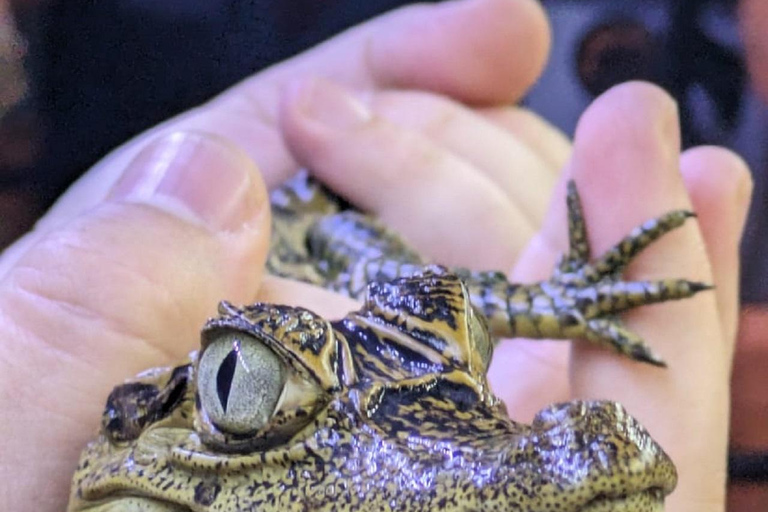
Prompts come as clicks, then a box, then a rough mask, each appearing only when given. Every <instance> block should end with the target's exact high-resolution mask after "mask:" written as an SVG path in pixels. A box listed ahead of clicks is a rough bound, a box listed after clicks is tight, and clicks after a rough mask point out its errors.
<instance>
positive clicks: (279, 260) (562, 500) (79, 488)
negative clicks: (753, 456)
mask: <svg viewBox="0 0 768 512" xmlns="http://www.w3.org/2000/svg"><path fill="white" fill-rule="evenodd" d="M302 186H303V185H302ZM297 190H298V189H296V188H292V187H291V186H289V187H288V188H287V189H283V190H281V191H280V192H278V193H277V194H276V195H275V196H274V197H273V202H274V204H275V206H276V215H275V218H276V221H275V228H276V229H275V242H274V245H273V250H272V255H273V257H272V259H271V260H270V262H269V267H270V270H272V271H273V272H275V273H279V274H283V275H289V276H292V277H296V278H299V279H302V280H304V281H308V282H312V283H315V284H321V285H323V286H326V287H328V288H332V289H336V290H339V291H345V290H346V293H348V294H350V295H352V296H360V295H361V294H364V297H365V300H364V306H363V307H362V309H361V310H359V311H357V312H354V313H350V314H349V315H347V316H346V317H345V318H343V319H341V320H339V321H335V322H329V321H327V320H325V319H323V318H321V317H319V316H317V315H315V314H314V313H312V312H310V311H307V310H303V309H300V308H293V307H288V306H277V305H271V304H254V305H252V306H247V307H244V308H235V307H233V306H231V305H229V304H227V303H222V306H221V307H220V315H219V317H217V318H214V319H212V320H210V321H209V322H208V324H207V325H206V326H205V328H204V329H203V332H202V344H201V349H200V351H199V353H195V354H193V355H192V356H191V359H190V361H188V362H186V363H185V364H182V365H180V366H178V367H176V368H173V369H170V368H166V369H156V370H151V371H149V372H145V373H144V374H142V375H140V376H139V377H137V379H136V380H135V381H132V382H130V383H127V384H124V385H122V386H118V387H117V388H115V390H114V391H113V392H112V394H111V395H110V397H109V399H108V402H107V407H106V410H105V414H104V418H103V422H102V431H101V434H100V436H99V438H98V439H97V440H96V441H94V442H93V443H91V444H90V445H89V446H88V447H87V449H86V450H85V452H84V453H83V456H82V458H81V461H80V465H79V467H78V470H77V473H76V474H75V477H74V481H73V488H72V497H71V501H70V508H69V510H70V511H80V510H88V511H99V512H104V511H109V510H120V511H148V512H165V511H208V510H217V511H224V512H235V511H257V510H258V511H266V510H268V511H272V510H274V511H278V510H297V511H300V510H328V511H330V510H342V511H344V510H359V509H363V508H364V509H366V510H370V511H379V510H381V511H384V510H413V511H422V510H423V511H426V510H449V511H476V510H477V511H479V510H488V511H490V510H494V511H515V510H525V511H531V512H539V511H540V512H546V511H550V510H558V511H561V512H597V511H609V510H610V511H616V512H621V511H627V512H628V511H634V512H648V511H655V510H661V509H662V508H663V498H664V496H666V495H667V494H669V493H670V492H671V491H672V490H673V489H674V486H675V484H676V479H677V477H676V471H675V468H674V465H673V464H672V462H671V460H670V459H669V457H667V455H666V454H665V453H664V451H663V450H662V449H661V448H660V447H659V446H658V445H657V444H656V443H655V442H654V441H653V439H652V438H651V437H650V436H649V435H648V433H647V432H646V431H645V430H644V429H643V427H642V426H640V425H639V424H638V423H637V422H636V421H635V420H634V419H633V418H632V417H631V416H629V415H628V414H627V413H626V412H625V411H624V409H623V408H622V407H621V406H620V405H618V404H615V403H612V402H573V403H568V404H559V405H553V406H551V407H549V408H547V409H545V410H543V411H541V412H540V413H539V414H538V415H537V416H536V418H535V419H534V422H533V424H532V425H530V426H529V425H522V424H518V423H515V422H513V421H512V420H510V419H509V417H508V415H507V413H506V410H505V408H504V406H503V404H501V403H500V402H499V401H498V400H497V399H496V398H495V397H494V396H493V395H492V393H491V391H490V389H489V386H488V382H487V378H486V372H487V369H488V366H489V364H490V361H491V358H492V353H493V343H494V340H495V337H496V336H498V335H504V334H510V333H513V334H525V335H529V336H532V337H545V336H556V337H561V338H568V337H584V338H586V339H587V340H589V341H592V342H595V343H599V344H603V345H606V346H609V347H612V348H614V349H616V350H618V351H619V352H621V353H623V354H625V355H627V356H629V357H633V358H635V359H637V360H640V361H644V362H648V363H652V364H662V362H661V360H660V359H659V358H658V357H657V356H655V355H654V354H652V353H651V352H650V351H649V349H648V348H647V346H646V345H645V344H644V343H643V342H642V340H640V339H639V338H638V337H637V336H636V335H634V334H633V333H631V332H629V331H627V330H626V329H625V328H624V327H623V326H622V325H621V323H620V321H619V320H618V319H617V318H616V317H615V314H616V313H619V312H621V311H624V310H626V309H629V308H631V307H635V306H638V305H642V304H647V303H652V302H660V301H665V300H670V299H676V298H683V297H687V296H690V295H692V294H693V293H695V292H697V291H699V290H702V289H705V288H706V287H705V286H703V285H700V284H698V283H690V282H687V281H682V280H669V281H663V282H659V283H648V282H642V283H626V282H623V281H621V280H620V273H621V271H622V270H623V268H624V267H625V266H626V264H627V263H628V262H629V260H630V259H631V258H632V257H633V256H634V255H636V254H637V252H639V251H640V250H642V249H643V248H644V247H646V246H647V245H648V244H650V243H651V242H652V241H653V240H655V239H656V238H658V237H659V236H661V235H662V234H664V233H666V232H667V231H669V230H671V229H673V228H675V227H676V226H678V225H680V224H681V223H682V221H683V220H684V219H685V218H687V217H688V216H690V215H689V214H688V213H687V212H672V213H671V214H668V215H667V216H664V217H661V218H659V219H656V220H654V221H650V222H648V223H646V224H644V225H643V226H642V227H641V228H638V229H637V230H635V231H634V232H633V233H632V234H631V235H630V236H629V237H627V238H626V239H625V240H623V241H622V242H621V243H620V244H618V245H617V246H616V248H615V249H614V250H612V251H609V252H608V253H607V254H606V255H604V256H603V257H601V258H600V259H598V260H597V261H596V262H594V263H589V262H588V259H589V248H588V247H587V244H586V239H587V238H586V232H585V228H584V225H583V221H582V218H583V217H582V215H581V208H580V205H579V201H578V195H577V194H576V191H575V188H574V187H571V190H570V192H569V221H570V222H569V227H570V234H571V250H570V252H569V253H568V254H567V255H566V256H565V257H564V258H563V260H562V261H561V263H560V265H559V267H558V269H557V270H556V272H555V275H554V276H553V278H552V279H551V280H550V281H547V282H544V283H539V284H537V285H526V286H523V285H516V284H512V283H508V282H506V279H505V278H504V277H503V276H502V275H500V274H498V273H471V272H468V271H462V270H457V271H455V272H454V271H448V270H446V269H444V268H442V267H437V266H427V267H424V266H422V262H421V261H417V260H416V258H417V256H415V253H413V252H412V251H410V250H409V249H408V248H407V246H405V244H403V243H402V242H401V241H400V240H399V239H398V238H397V237H395V236H394V235H392V234H391V233H388V232H383V231H380V228H379V227H377V225H376V224H375V223H374V222H371V224H366V223H365V222H366V221H365V220H364V219H363V221H362V224H361V223H360V218H358V217H354V218H353V219H352V220H353V222H352V225H353V228H354V229H353V232H352V233H351V234H350V232H349V231H344V229H342V228H340V227H339V224H338V223H339V222H341V224H342V225H344V223H346V222H347V221H348V220H349V218H348V217H345V216H343V215H342V216H341V217H339V216H338V215H337V214H335V213H334V212H335V207H334V206H333V205H334V204H335V203H334V202H333V201H330V198H329V196H324V195H319V196H318V195H317V192H318V191H317V189H314V191H312V193H309V194H305V193H304V192H306V191H305V190H303V189H301V190H298V193H297ZM281 194H282V196H281ZM285 194H288V195H285ZM297 198H301V202H302V204H304V205H305V206H308V208H309V211H299V210H298V209H296V208H293V207H292V208H293V209H288V210H285V208H286V205H287V206H291V205H294V206H295V202H296V199H297ZM286 201H287V202H286ZM329 206H330V207H332V210H327V211H324V210H322V209H323V208H326V207H329ZM281 208H283V211H282V212H281V211H280V209H281ZM286 212H288V217H281V215H283V214H285V213H286ZM297 212H298V213H297ZM281 222H282V223H283V224H281ZM328 223H330V224H332V225H334V226H335V228H334V229H333V230H328V229H327V224H328ZM323 233H328V234H330V235H331V236H325V237H324V236H322V234H323ZM339 233H342V234H344V233H346V234H344V235H343V236H336V237H335V238H334V236H335V235H338V234H339ZM356 233H357V234H356ZM360 233H362V234H363V236H362V237H361V236H358V235H359V234H360ZM284 235H287V236H284ZM281 237H282V238H281ZM290 237H293V238H292V239H291V238H290ZM313 237H315V240H314V241H313V240H312V238H313ZM318 238H320V240H318ZM308 239H309V243H307V240H308ZM356 247H357V248H359V250H357V249H356ZM372 247H373V248H377V247H378V249H377V250H378V253H376V254H377V256H376V257H371V255H370V254H371V253H370V252H368V251H369V250H370V249H371V248H372ZM313 251H315V252H313ZM392 261H400V262H403V264H398V265H395V266H392V264H391V262H392ZM356 266H358V269H359V268H362V269H363V270H362V273H360V272H361V271H358V273H357V274H358V275H357V277H355V278H354V279H351V278H350V276H355V275H356V272H355V268H356ZM371 268H374V269H376V270H375V272H372V271H371V270H370V269H371ZM360 276H365V279H362V278H361V277H360ZM363 280H366V281H373V282H372V283H371V284H369V285H367V286H363V287H358V286H356V283H357V282H361V281H363ZM351 284H352V285H351ZM353 285H354V286H353ZM500 304H501V305H503V307H499V305H500ZM249 354H251V355H249ZM252 354H259V355H257V356H253V355H252ZM264 361H267V363H264ZM269 361H273V362H269ZM272 388H274V389H275V390H277V391H276V392H275V393H274V394H272V395H270V392H269V391H267V390H270V389H272ZM243 411H244V412H243ZM230 412H231V414H230ZM228 414H229V415H230V416H227V415H228ZM233 418H234V419H233Z"/></svg>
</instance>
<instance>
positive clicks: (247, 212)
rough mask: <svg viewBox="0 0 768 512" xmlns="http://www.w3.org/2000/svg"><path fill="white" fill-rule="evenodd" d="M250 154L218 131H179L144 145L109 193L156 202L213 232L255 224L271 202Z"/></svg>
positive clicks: (121, 198) (113, 198)
mask: <svg viewBox="0 0 768 512" xmlns="http://www.w3.org/2000/svg"><path fill="white" fill-rule="evenodd" d="M265 194H266V193H265V192H264V187H263V185H262V184H261V183H259V180H258V170H257V169H256V166H255V165H254V163H253V162H252V161H251V160H250V158H249V157H248V156H247V155H246V154H245V153H243V152H241V151H240V150H238V148H237V147H235V146H234V145H232V144H229V143H228V142H226V141H225V140H224V139H219V138H218V137H216V136H213V135H207V134H203V133H195V132H176V133H172V134H170V135H165V136H162V137H161V138H160V139H158V140H156V141H153V142H151V143H150V144H149V146H147V147H146V148H144V149H143V150H142V151H141V152H140V153H139V154H138V155H136V157H135V158H134V159H133V161H132V162H131V163H130V164H129V165H128V167H127V169H126V170H125V172H124V173H123V176H122V177H121V178H120V179H119V180H118V181H117V183H116V184H115V186H114V187H113V189H112V191H111V193H110V195H109V198H110V199H112V200H122V201H129V202H134V203H143V204H149V205H152V206H155V207H157V208H160V209H162V210H164V211H167V212H169V213H172V214H174V215H176V216H178V217H181V218H184V219H185V220H187V221H193V222H199V223H201V224H203V225H205V226H206V227H208V228H209V229H211V230H212V231H236V230H239V229H242V228H244V227H246V226H247V225H249V224H251V223H252V222H253V221H254V220H255V219H256V218H257V217H258V215H259V214H260V212H261V210H262V208H263V205H264V204H265Z"/></svg>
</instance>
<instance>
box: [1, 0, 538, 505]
mask: <svg viewBox="0 0 768 512" xmlns="http://www.w3.org/2000/svg"><path fill="white" fill-rule="evenodd" d="M547 44H548V33H547V27H546V21H545V19H544V17H543V15H542V12H541V10H540V8H539V7H538V6H537V5H536V4H535V3H534V2H532V1H517V2H510V1H508V0H473V1H472V2H462V3H451V4H445V5H441V6H429V7H427V6H419V7H411V8H408V9H404V10H401V11H398V12H396V13H392V14H390V15H387V16H384V17H382V18H380V19H378V20H375V21H372V22H370V23H368V24H365V25H363V26H361V27H358V28H356V29H354V30H352V31H350V32H349V33H346V34H344V35H342V36H340V37H338V38H336V39H335V40H334V41H332V42H329V43H327V44H325V45H323V46H320V47H318V48H317V49H315V50H312V51H310V52H307V53H306V54H304V55H302V56H300V57H297V58H296V59H293V60H291V61H288V62H286V63H285V64H282V65H280V66H276V67H274V68H272V69H270V70H268V71H266V72H264V73H261V74H259V75H257V76H255V77H253V78H251V79H249V80H246V81H245V82H243V83H242V84H240V85H238V86H236V87H234V88H232V89H231V90H230V91H228V92H226V93H224V94H222V95H221V96H220V97H218V98H216V99H214V100H212V101H211V102H210V103H208V104H206V105H204V106H202V107H200V108H198V109H195V110H193V111H191V112H188V113H186V114H183V115H181V116H179V117H178V118H176V119H174V120H171V121H169V122H167V123H165V124H163V125H161V126H160V127H158V128H156V129H155V130H151V131H150V132H148V133H147V134H144V135H142V136H139V137H137V138H136V139H135V140H133V141H131V142H129V143H127V144H126V145H124V146H123V147H121V148H119V149H118V150H116V151H115V152H113V153H112V154H111V155H109V156H108V157H107V158H105V159H104V160H103V161H102V162H101V163H100V164H98V165H97V166H95V168H93V169H92V170H91V171H89V172H88V173H87V174H86V175H85V176H84V177H83V179H82V180H80V181H79V182H78V183H77V184H75V185H74V186H73V187H72V188H71V189H70V190H69V191H68V192H67V193H66V194H65V195H64V196H63V197H62V198H61V200H60V201H59V202H58V203H57V204H56V205H55V206H54V207H53V208H52V210H51V211H50V212H49V213H48V214H47V215H46V216H45V217H44V218H43V219H42V220H41V221H40V222H39V223H38V225H37V226H36V228H35V229H34V230H33V231H32V232H31V233H29V234H28V235H26V236H25V237H24V238H23V239H22V240H20V241H19V242H18V243H16V244H15V245H14V246H12V247H11V248H10V249H9V250H7V251H6V252H5V253H4V254H3V255H2V259H0V276H2V282H0V311H2V312H3V316H2V320H0V333H2V339H3V340H4V341H3V343H2V344H0V382H1V383H2V385H0V400H1V402H0V405H2V409H3V414H2V415H0V432H1V433H2V435H3V438H4V439H6V440H11V441H12V442H11V443H8V444H6V445H5V446H4V448H3V457H2V459H1V460H0V482H2V485H1V486H0V508H2V509H4V510H14V511H23V510H38V511H47V510H61V508H62V506H63V503H64V502H65V501H66V495H67V492H68V486H69V478H70V475H71V473H72V470H73V469H74V466H75V463H76V460H77V457H78V452H79V451H80V449H81V448H82V446H83V445H84V443H85V442H86V441H87V439H88V438H90V437H91V436H92V433H93V432H94V429H95V426H96V425H97V424H98V418H99V415H100V413H101V409H102V407H103V397H104V396H106V394H107V392H108V391H109V388H110V387H111V386H113V385H114V384H115V383H116V382H119V381H120V380H121V379H123V378H125V377H128V376H130V375H132V374H135V373H136V372H137V371H140V370H142V369H145V368H147V367H150V366H156V365H158V364H163V363H169V362H172V361H174V360H176V359H178V358H181V357H182V356H183V355H184V354H186V352H187V351H189V350H190V349H192V348H194V347H195V345H196V344H197V340H198V329H199V327H200V326H201V325H202V322H203V321H204V319H205V318H206V317H207V316H209V315H210V314H211V312H212V311H215V309H214V307H215V304H216V302H217V301H218V300H220V299H222V298H225V297H226V298H228V299H230V300H232V301H233V302H239V303H247V302H250V301H252V300H254V296H255V294H256V291H257V289H259V284H260V281H261V269H262V266H263V262H264V257H265V252H266V250H267V232H268V227H267V226H268V214H267V210H268V208H267V200H266V188H265V187H264V185H263V183H262V181H261V177H260V175H259V173H258V172H257V171H256V169H255V167H254V166H253V164H252V162H251V159H253V160H255V161H257V162H258V164H259V166H260V168H261V170H262V172H263V174H264V178H265V180H266V181H267V184H268V185H274V184H277V183H280V182H281V181H282V180H283V179H284V178H285V177H286V176H287V175H289V174H290V173H291V172H293V171H294V170H295V169H296V167H297V164H296V162H295V161H294V160H293V158H292V157H291V155H290V154H289V153H288V151H287V150H286V148H285V146H284V144H283V141H282V139H281V136H280V130H279V127H278V125H277V123H278V113H277V109H278V104H279V97H280V96H281V94H282V92H283V89H284V88H285V87H286V86H287V85H288V84H290V83H292V82H294V81H295V80H297V79H299V78H300V77H304V76H307V75H311V74H315V75H326V76H331V77H333V78H334V79H336V80H338V81H340V82H341V83H343V84H344V85H346V86H347V87H353V88H356V89H357V90H359V91H368V92H369V93H371V94H374V95H375V94H377V93H379V92H384V91H386V90H395V89H409V90H415V89H421V90H429V91H433V92H435V93H440V94H442V95H444V96H450V97H453V98H454V99H456V100H457V101H463V102H469V103H472V104H474V105H476V106H478V107H489V108H490V107H493V106H495V105H498V104H500V103H505V102H511V101H514V100H515V99H517V98H518V97H519V96H520V95H521V94H522V92H523V91H524V90H525V89H526V88H527V87H528V86H529V85H530V84H531V83H532V82H533V80H534V79H535V77H536V75H537V74H538V73H539V71H540V69H541V67H542V65H543V61H544V58H545V54H546V47H547ZM499 48H503V49H504V50H503V51H498V49H499ZM456 70H461V72H460V73H457V72H456ZM489 115H493V112H492V113H491V114H489ZM510 123H511V124H514V123H515V121H514V120H513V121H510ZM190 130H201V131H205V132H212V133H214V134H217V135H220V136H222V137H223V138H224V139H227V140H230V141H234V142H235V144H237V145H239V146H240V147H242V148H243V149H245V151H246V152H245V153H243V152H242V151H240V150H238V149H237V148H236V147H235V146H233V145H231V144H230V143H228V142H225V141H224V140H223V139H222V140H218V141H217V140H214V139H211V138H210V137H208V136H203V135H199V134H198V135H190V134H189V131H190ZM180 131H185V133H186V135H185V134H182V133H180ZM163 134H164V136H163ZM532 158H534V157H532ZM545 193H546V194H549V190H545ZM540 213H541V212H540ZM40 482H45V485H40Z"/></svg>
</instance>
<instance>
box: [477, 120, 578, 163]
mask: <svg viewBox="0 0 768 512" xmlns="http://www.w3.org/2000/svg"><path fill="white" fill-rule="evenodd" d="M480 114H481V115H482V116H483V117H485V118H486V119H488V120H489V121H491V122H492V123H494V124H495V125H496V126H498V127H500V128H501V129H503V130H504V131H506V132H507V133H511V134H512V135H514V136H515V138H516V139H517V140H518V141H520V142H522V143H523V144H524V145H525V146H526V147H528V148H529V149H530V150H532V151H533V152H534V153H536V155H537V156H538V157H539V158H541V159H542V160H544V161H545V162H547V164H548V166H549V168H550V169H552V170H553V171H554V172H555V174H558V175H559V173H560V171H561V170H562V169H563V168H564V167H565V164H566V163H567V162H568V159H569V158H570V157H571V141H570V140H569V139H568V137H566V136H565V134H564V133H563V132H561V131H560V130H559V129H558V128H556V127H555V126H553V125H552V124H550V123H549V122H548V121H546V120H545V119H544V118H542V117H541V116H539V115H538V114H536V113H534V112H531V111H530V110H528V109H526V108H524V107H510V106H501V107H487V108H484V109H480Z"/></svg>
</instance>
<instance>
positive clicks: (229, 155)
mask: <svg viewBox="0 0 768 512" xmlns="http://www.w3.org/2000/svg"><path fill="white" fill-rule="evenodd" d="M212 176H215V179H212ZM266 197H267V196H266V190H265V188H264V185H263V183H262V181H261V178H260V176H259V175H258V173H257V171H256V169H255V167H254V165H253V164H252V162H251V161H250V160H249V159H248V158H247V156H245V155H244V154H243V153H242V152H241V151H238V150H235V149H234V148H233V147H232V146H230V145H227V144H224V143H223V142H218V141H215V140H214V139H210V138H207V137H204V136H201V135H182V134H176V135H174V136H172V137H170V138H169V139H163V140H161V141H158V142H157V143H156V144H154V145H153V146H150V147H149V148H147V149H146V150H145V151H144V152H142V153H141V154H139V155H138V156H137V158H136V159H135V160H134V162H133V163H132V164H131V165H130V166H129V168H128V170H127V172H126V174H125V175H124V176H123V178H122V179H121V180H120V181H119V182H118V184H117V186H116V188H115V189H114V190H113V191H112V193H111V195H110V198H109V199H108V200H107V201H106V202H105V203H104V204H102V205H100V206H99V207H97V208H95V209H93V210H91V211H89V212H87V213H86V214H83V215H82V216H79V217H77V218H75V219H73V220H72V221H70V222H69V223H67V224H66V225H65V226H62V227H61V228H60V229H58V230H55V231H52V232H50V233H48V234H47V235H46V236H45V237H43V238H42V239H40V240H39V241H38V242H37V243H36V244H35V245H34V246H33V247H32V248H31V249H30V251H29V252H28V253H27V254H26V255H24V257H23V258H22V259H21V260H19V262H18V263H17V264H16V265H15V266H14V267H13V268H12V269H11V270H10V272H9V273H8V274H7V275H6V277H5V279H4V280H3V281H2V282H1V283H0V311H2V314H3V321H2V322H0V331H2V336H3V339H4V340H6V341H7V342H6V343H4V344H2V346H0V373H2V375H3V378H4V382H8V383H15V384H14V385H13V389H7V390H6V391H7V394H6V393H3V394H0V400H1V401H2V406H3V410H4V411H6V412H8V411H9V410H15V411H16V413H15V414H12V415H11V416H12V419H11V416H9V415H8V414H4V415H2V418H1V419H0V424H1V426H2V431H3V433H4V434H5V435H10V436H12V438H13V439H14V440H15V442H17V443H19V445H21V446H23V447H24V449H23V450H20V451H18V452H16V451H13V452H8V453H6V452H5V451H4V455H3V460H2V461H1V462H0V469H2V468H3V467H5V469H7V468H10V467H12V468H15V469H14V479H15V481H18V482H21V483H24V482H26V486H24V485H20V486H19V488H18V489H16V491H15V492H14V495H13V497H12V499H13V500H18V502H14V503H13V504H8V503H6V505H8V506H9V510H23V509H26V508H27V505H28V503H35V504H36V505H38V508H39V509H40V510H58V509H60V507H61V503H65V502H66V497H67V490H68V478H65V476H66V475H68V474H70V473H71V468H74V467H75V466H76V463H77V457H78V452H79V450H80V448H81V447H82V446H84V444H85V443H86V441H87V440H88V438H89V437H90V435H91V432H92V426H93V425H96V424H98V421H99V416H100V413H101V410H102V407H103V403H104V397H105V396H106V394H107V393H108V391H109V389H110V388H111V386H113V385H114V384H115V383H118V382H120V381H121V380H122V379H124V378H126V377H128V376H130V375H132V374H134V373H136V372H138V371H139V370H144V369H146V368H148V367H154V366H158V365H161V364H168V363H170V362H174V361H175V360H177V359H178V358H180V357H183V356H185V355H186V354H187V353H188V351H189V350H191V349H193V348H195V347H196V346H198V343H199V330H200V327H201V325H202V324H203V322H204V320H205V319H206V318H207V317H208V316H209V315H210V314H211V312H212V311H215V305H216V303H217V301H219V300H220V299H222V298H225V297H226V298H229V299H230V300H232V301H234V302H244V301H247V300H250V299H251V298H252V297H253V295H254V294H255V291H256V288H257V285H258V281H259V276H260V272H259V269H260V268H261V267H262V266H263V263H264V259H265V254H266V250H267V246H268V233H269V209H268V203H267V199H266ZM31 382H34V385H29V383H31ZM6 400H10V401H11V402H10V403H9V402H7V401H6ZM18 404H24V407H23V408H21V407H19V406H18ZM11 406H13V409H11ZM51 417H56V418H57V419H61V422H62V424H67V425H70V426H69V427H67V428H66V429H62V430H56V431H55V432H52V431H51V430H50V428H49V425H48V419H49V418H51ZM14 454H15V455H14ZM29 460H36V461H42V460H44V461H45V464H42V465H41V464H29V463H28V461H29ZM25 461H26V462H25ZM0 472H3V471H0ZM41 479H42V480H44V481H46V482H47V485H46V486H44V488H40V487H39V486H36V485H35V484H34V482H39V481H41ZM14 505H16V506H14Z"/></svg>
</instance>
